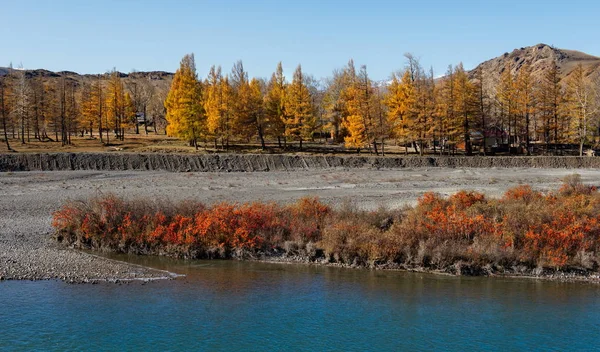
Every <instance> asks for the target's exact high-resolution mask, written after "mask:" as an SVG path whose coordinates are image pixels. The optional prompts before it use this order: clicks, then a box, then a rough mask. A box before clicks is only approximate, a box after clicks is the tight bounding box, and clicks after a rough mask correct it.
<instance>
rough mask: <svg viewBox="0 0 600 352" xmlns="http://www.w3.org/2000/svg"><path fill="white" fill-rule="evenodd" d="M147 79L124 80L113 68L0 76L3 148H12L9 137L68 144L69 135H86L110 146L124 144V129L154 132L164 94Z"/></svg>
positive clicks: (161, 118) (161, 120)
mask: <svg viewBox="0 0 600 352" xmlns="http://www.w3.org/2000/svg"><path fill="white" fill-rule="evenodd" d="M33 73H35V71H34V72H33ZM55 76H56V77H55ZM130 76H131V75H130ZM139 76H142V75H139ZM147 76H148V77H136V78H131V77H127V78H123V75H122V74H121V73H120V72H118V71H116V69H113V70H112V71H110V72H108V73H106V74H100V75H88V76H87V77H84V78H83V79H81V78H80V79H76V78H74V77H70V76H69V75H68V74H67V73H63V74H62V75H56V74H55V75H53V76H50V77H48V76H46V75H44V74H37V75H36V74H31V73H30V72H28V71H25V70H14V69H11V70H9V71H8V74H6V75H4V76H0V118H1V119H2V122H1V123H2V124H1V126H0V128H2V130H3V135H2V137H3V139H4V141H5V143H6V147H7V148H8V150H12V148H11V146H10V142H9V141H10V140H11V139H12V140H13V141H15V142H17V143H20V144H26V143H30V142H32V141H36V140H37V141H43V142H57V143H60V144H61V145H67V144H71V143H72V139H71V137H72V136H76V135H80V136H84V135H85V136H87V137H90V138H93V137H95V138H98V139H99V141H100V142H101V143H103V144H106V145H108V144H110V140H111V138H114V139H118V140H123V138H124V136H125V132H126V131H128V132H136V133H140V129H143V130H144V132H145V133H146V134H148V132H149V129H150V130H151V131H152V132H154V133H157V132H158V130H157V128H158V129H160V128H161V127H162V128H163V129H164V125H165V124H166V121H165V120H164V115H165V111H164V99H165V96H166V91H167V90H166V89H161V87H157V85H156V84H154V83H153V79H152V77H151V76H150V75H147ZM149 116H152V118H150V117H149Z"/></svg>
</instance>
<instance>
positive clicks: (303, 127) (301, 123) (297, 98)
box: [284, 65, 315, 150]
mask: <svg viewBox="0 0 600 352" xmlns="http://www.w3.org/2000/svg"><path fill="white" fill-rule="evenodd" d="M285 106H286V114H285V121H284V122H285V136H286V137H289V138H292V139H296V140H298V141H299V143H300V150H302V141H303V140H305V139H307V138H310V137H311V135H312V132H313V131H314V126H315V121H314V116H313V107H312V100H311V97H310V92H309V90H308V87H307V86H306V84H305V83H304V76H303V74H302V66H300V65H298V67H297V68H296V71H294V77H293V79H292V83H291V84H289V85H288V87H287V90H286V100H285Z"/></svg>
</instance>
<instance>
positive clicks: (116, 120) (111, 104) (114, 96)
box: [105, 69, 125, 143]
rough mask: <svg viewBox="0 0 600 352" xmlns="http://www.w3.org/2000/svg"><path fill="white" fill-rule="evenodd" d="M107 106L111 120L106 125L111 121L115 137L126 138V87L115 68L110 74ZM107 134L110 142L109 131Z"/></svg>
mask: <svg viewBox="0 0 600 352" xmlns="http://www.w3.org/2000/svg"><path fill="white" fill-rule="evenodd" d="M105 106H106V116H107V120H108V119H110V122H108V121H107V124H106V127H107V128H108V126H109V123H110V124H111V125H112V127H113V129H114V132H115V137H116V138H117V139H120V140H124V138H125V136H124V132H125V126H124V122H125V121H124V120H125V87H124V86H123V81H122V80H121V75H120V73H119V72H118V71H117V70H116V69H113V70H112V71H111V72H110V75H109V80H108V87H107V90H106V103H105ZM106 135H107V137H106V138H107V143H108V141H109V137H108V131H107V133H106Z"/></svg>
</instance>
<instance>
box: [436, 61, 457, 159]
mask: <svg viewBox="0 0 600 352" xmlns="http://www.w3.org/2000/svg"><path fill="white" fill-rule="evenodd" d="M440 85H441V88H440V99H439V100H438V108H437V122H436V123H435V124H434V125H435V128H436V129H437V130H438V135H439V144H440V154H443V153H444V151H445V150H446V151H447V152H448V153H449V152H450V147H449V145H447V143H448V142H449V141H451V140H453V139H454V135H455V134H456V126H455V125H454V123H455V121H456V119H455V116H456V108H455V105H456V89H455V86H456V78H455V74H454V67H452V65H450V66H448V70H447V71H446V75H445V76H444V77H443V78H442V80H441V84H440Z"/></svg>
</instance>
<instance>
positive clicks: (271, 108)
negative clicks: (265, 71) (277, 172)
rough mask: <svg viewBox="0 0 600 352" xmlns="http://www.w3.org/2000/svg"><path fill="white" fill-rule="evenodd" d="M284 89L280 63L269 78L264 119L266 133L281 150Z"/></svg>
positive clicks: (283, 124) (283, 127) (283, 131)
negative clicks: (275, 139) (274, 139)
mask: <svg viewBox="0 0 600 352" xmlns="http://www.w3.org/2000/svg"><path fill="white" fill-rule="evenodd" d="M285 89H286V82H285V76H284V75H283V67H282V65H281V62H279V63H278V64H277V69H276V71H275V72H274V73H273V75H272V76H271V80H270V81H269V83H268V85H267V93H266V96H265V118H266V121H267V131H266V133H267V134H268V135H270V136H273V137H277V144H278V145H279V147H280V148H281V139H282V137H283V136H284V135H285V123H284V119H285Z"/></svg>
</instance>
